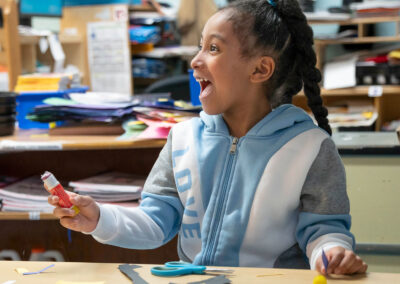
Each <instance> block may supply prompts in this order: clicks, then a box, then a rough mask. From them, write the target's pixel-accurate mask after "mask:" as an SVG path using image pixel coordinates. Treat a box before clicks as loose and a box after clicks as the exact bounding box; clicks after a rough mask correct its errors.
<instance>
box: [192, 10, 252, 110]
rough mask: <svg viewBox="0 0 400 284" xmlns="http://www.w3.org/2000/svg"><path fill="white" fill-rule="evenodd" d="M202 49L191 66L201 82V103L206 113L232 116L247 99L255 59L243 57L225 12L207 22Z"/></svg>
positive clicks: (217, 14) (241, 107)
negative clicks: (229, 114) (230, 114)
mask: <svg viewBox="0 0 400 284" xmlns="http://www.w3.org/2000/svg"><path fill="white" fill-rule="evenodd" d="M200 45H201V49H200V51H199V53H198V54H197V55H196V57H195V58H193V60H192V63H191V66H192V68H193V69H194V77H195V78H196V80H197V81H198V82H199V83H200V86H201V92H200V101H201V102H202V105H203V109H204V111H205V112H206V113H208V114H220V113H234V112H235V110H239V109H243V106H245V105H247V104H246V100H248V99H249V97H248V96H247V95H248V92H249V91H250V89H251V88H250V87H251V82H250V75H251V74H252V72H254V64H253V62H254V59H252V58H243V57H242V55H241V49H240V47H241V45H240V42H239V40H238V38H237V37H236V35H235V34H234V32H233V28H232V24H231V22H230V21H228V19H227V15H226V12H224V11H222V12H218V13H216V14H215V15H213V16H212V17H211V18H210V19H209V20H208V22H207V23H206V25H205V27H204V30H203V34H202V40H201V44H200Z"/></svg>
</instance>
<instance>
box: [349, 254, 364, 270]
mask: <svg viewBox="0 0 400 284" xmlns="http://www.w3.org/2000/svg"><path fill="white" fill-rule="evenodd" d="M362 267H363V261H362V260H361V258H360V257H359V256H356V259H355V261H354V264H353V266H352V267H350V268H349V269H348V271H347V273H348V274H354V273H357V272H358V271H360V270H361V268H362Z"/></svg>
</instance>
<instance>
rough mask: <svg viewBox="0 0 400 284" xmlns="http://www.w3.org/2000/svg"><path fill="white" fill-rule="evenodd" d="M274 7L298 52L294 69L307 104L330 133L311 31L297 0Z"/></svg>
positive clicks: (285, 1) (283, 0)
mask: <svg viewBox="0 0 400 284" xmlns="http://www.w3.org/2000/svg"><path fill="white" fill-rule="evenodd" d="M276 8H277V10H278V13H279V14H280V15H281V17H282V18H283V21H284V22H285V23H286V24H287V26H288V29H289V30H290V34H291V36H292V40H293V44H294V46H295V48H296V50H297V53H298V56H297V57H296V58H297V64H296V67H297V68H296V69H298V70H297V73H298V74H299V75H300V76H301V78H302V81H303V84H304V93H305V95H306V96H307V104H308V106H309V107H310V109H311V111H312V112H313V114H314V117H315V119H316V120H317V122H318V125H319V126H320V127H321V128H323V129H325V130H326V131H327V132H328V133H329V134H332V130H331V128H330V126H329V121H328V118H327V116H328V110H327V109H326V107H325V106H324V105H323V100H322V98H321V90H320V87H319V85H318V83H319V82H320V81H321V72H320V71H319V70H318V69H317V68H316V67H315V65H316V62H317V59H316V55H315V52H314V50H313V48H312V46H313V43H314V39H313V31H312V29H311V27H310V26H309V25H308V23H307V19H306V17H305V16H304V14H303V12H302V11H301V9H300V6H299V5H298V2H297V1H293V0H281V1H279V2H278V3H277V7H276Z"/></svg>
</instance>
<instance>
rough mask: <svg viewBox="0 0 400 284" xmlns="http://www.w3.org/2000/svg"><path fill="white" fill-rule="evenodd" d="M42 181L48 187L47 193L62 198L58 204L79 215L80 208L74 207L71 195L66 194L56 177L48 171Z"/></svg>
mask: <svg viewBox="0 0 400 284" xmlns="http://www.w3.org/2000/svg"><path fill="white" fill-rule="evenodd" d="M41 179H42V181H43V182H44V184H45V185H46V189H47V191H48V192H49V193H50V194H52V195H57V196H58V198H60V201H59V202H58V204H59V205H60V206H61V207H63V208H71V209H73V210H74V211H75V213H76V214H78V213H79V209H78V207H76V206H75V205H73V204H72V203H71V201H70V200H69V195H68V194H67V193H66V192H65V190H64V188H63V186H62V185H61V184H60V183H59V181H58V180H57V179H56V178H55V176H54V175H53V174H52V173H50V172H48V171H46V172H45V173H44V174H43V175H42V176H41Z"/></svg>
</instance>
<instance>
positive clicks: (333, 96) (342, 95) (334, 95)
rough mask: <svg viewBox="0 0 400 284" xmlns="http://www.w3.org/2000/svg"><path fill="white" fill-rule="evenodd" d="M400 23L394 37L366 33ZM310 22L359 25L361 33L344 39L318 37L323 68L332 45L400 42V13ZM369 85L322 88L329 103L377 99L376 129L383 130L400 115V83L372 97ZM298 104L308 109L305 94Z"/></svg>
mask: <svg viewBox="0 0 400 284" xmlns="http://www.w3.org/2000/svg"><path fill="white" fill-rule="evenodd" d="M390 22H394V23H395V24H396V29H395V30H394V35H393V36H368V35H367V34H366V31H367V28H366V27H367V26H368V25H373V24H377V23H390ZM309 24H312V25H315V24H318V25H323V24H338V25H341V26H344V25H355V26H356V27H357V32H358V35H357V37H352V38H341V39H315V40H314V48H315V52H316V55H317V67H318V69H320V70H321V71H322V70H323V66H324V59H325V58H324V57H325V51H326V47H327V46H328V45H338V44H362V43H388V42H400V16H398V17H368V18H352V19H348V20H341V21H337V20H310V21H309ZM368 94H369V86H357V87H354V88H344V89H334V90H326V89H321V95H322V97H323V99H324V102H325V103H326V104H327V105H329V103H332V102H335V101H339V100H344V99H346V98H348V99H361V100H369V101H371V100H372V102H373V105H374V107H375V109H376V110H377V112H378V120H377V122H376V124H375V130H376V131H379V130H380V129H381V127H382V125H383V124H384V123H385V122H388V121H391V120H394V119H399V118H400V109H399V108H398V106H399V105H400V86H396V85H384V86H382V96H379V97H369V96H368ZM294 101H295V103H296V104H299V105H301V106H303V107H305V108H307V107H306V106H305V105H306V101H305V97H304V95H302V94H300V96H297V98H295V100H294Z"/></svg>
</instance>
